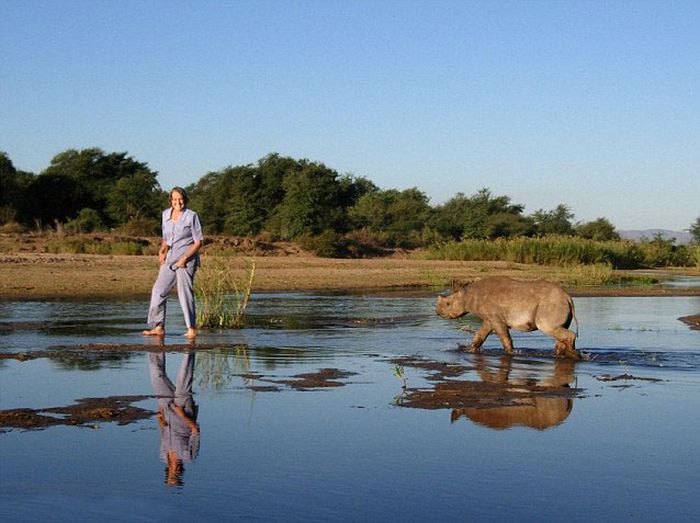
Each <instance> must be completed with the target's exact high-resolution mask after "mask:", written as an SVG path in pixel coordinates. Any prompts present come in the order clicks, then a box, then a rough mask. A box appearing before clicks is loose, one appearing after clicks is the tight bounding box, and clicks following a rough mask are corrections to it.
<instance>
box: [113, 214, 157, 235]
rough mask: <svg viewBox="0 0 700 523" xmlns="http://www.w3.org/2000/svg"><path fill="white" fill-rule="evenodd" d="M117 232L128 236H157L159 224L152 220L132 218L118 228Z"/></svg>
mask: <svg viewBox="0 0 700 523" xmlns="http://www.w3.org/2000/svg"><path fill="white" fill-rule="evenodd" d="M119 232H121V233H122V234H126V235H128V236H158V235H159V234H160V222H159V221H158V220H156V219H153V218H132V219H131V220H129V221H128V222H126V223H125V224H124V225H122V226H121V227H119Z"/></svg>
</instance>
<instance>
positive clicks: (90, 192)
mask: <svg viewBox="0 0 700 523" xmlns="http://www.w3.org/2000/svg"><path fill="white" fill-rule="evenodd" d="M42 177H48V178H50V179H51V180H53V181H51V182H48V184H49V185H51V184H53V183H55V181H56V180H64V181H65V180H68V179H71V180H72V181H73V183H72V185H73V186H76V187H80V189H79V190H78V189H77V188H76V189H75V190H74V193H75V194H74V196H75V197H79V198H80V200H74V201H73V203H72V205H70V206H64V207H63V211H64V212H65V213H67V214H63V215H58V216H55V219H58V220H60V221H64V220H66V219H69V218H73V217H75V216H76V215H77V213H78V211H80V209H83V208H90V209H94V210H96V211H97V212H99V213H100V215H101V216H102V218H103V219H104V221H105V223H107V224H108V225H119V224H122V223H124V222H125V221H127V220H128V219H130V218H133V217H135V216H138V217H151V218H155V217H157V216H158V214H159V211H160V209H158V208H157V207H156V204H155V203H154V202H158V201H160V198H161V197H162V193H161V190H160V186H159V185H158V182H157V179H156V177H157V174H156V173H155V172H153V171H151V170H150V169H149V168H148V165H147V164H146V163H143V162H138V161H136V160H134V159H133V158H131V157H130V156H128V154H127V153H126V152H121V153H109V154H108V153H105V152H104V151H103V150H102V149H99V148H97V147H92V148H88V149H82V150H76V149H68V150H67V151H63V152H61V153H59V154H57V155H56V156H54V157H53V159H52V160H51V164H50V165H49V166H48V167H47V168H46V169H45V170H44V171H43V172H42V173H41V174H40V175H39V177H38V178H42ZM132 184H133V185H134V187H131V185H132ZM139 193H140V196H139ZM115 197H116V198H118V200H119V201H118V202H112V199H113V198H115ZM34 198H39V199H41V196H39V195H36V194H35V195H34ZM139 199H141V200H142V202H139V201H138V200H139ZM44 214H45V213H44ZM50 214H54V215H56V214H60V213H56V212H53V213H50Z"/></svg>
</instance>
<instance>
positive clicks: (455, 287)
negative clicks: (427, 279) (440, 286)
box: [450, 278, 464, 292]
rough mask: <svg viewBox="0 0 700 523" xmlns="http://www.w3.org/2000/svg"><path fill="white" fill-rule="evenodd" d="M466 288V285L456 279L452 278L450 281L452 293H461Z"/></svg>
mask: <svg viewBox="0 0 700 523" xmlns="http://www.w3.org/2000/svg"><path fill="white" fill-rule="evenodd" d="M463 288H464V284H463V283H462V282H461V281H459V280H458V279H456V278H452V280H451V281H450V290H451V291H452V292H459V291H461V290H462V289H463Z"/></svg>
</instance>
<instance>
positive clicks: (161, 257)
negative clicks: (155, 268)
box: [158, 240, 170, 265]
mask: <svg viewBox="0 0 700 523" xmlns="http://www.w3.org/2000/svg"><path fill="white" fill-rule="evenodd" d="M169 249H170V247H168V243H167V242H166V241H165V240H161V241H160V249H159V250H158V261H160V264H161V265H163V264H164V263H165V257H166V256H167V254H168V250H169Z"/></svg>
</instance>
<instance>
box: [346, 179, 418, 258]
mask: <svg viewBox="0 0 700 523" xmlns="http://www.w3.org/2000/svg"><path fill="white" fill-rule="evenodd" d="M430 213H431V208H430V205H429V204H428V197H427V196H426V195H425V194H424V193H423V192H421V191H420V190H418V189H417V188H416V187H413V188H411V189H405V190H403V191H398V190H396V189H388V190H378V191H374V192H369V193H367V194H365V195H363V196H361V197H360V198H359V199H358V200H357V203H356V204H355V205H354V206H353V207H352V208H351V209H350V217H351V219H352V220H353V223H354V224H355V226H356V227H358V228H365V229H366V230H368V231H370V232H372V233H375V234H380V235H384V236H385V237H386V239H387V241H388V243H389V244H390V245H395V246H410V245H411V244H412V243H415V240H414V238H415V237H416V235H417V234H418V233H420V232H421V231H422V230H423V228H424V227H426V225H427V223H428V220H429V218H430Z"/></svg>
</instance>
